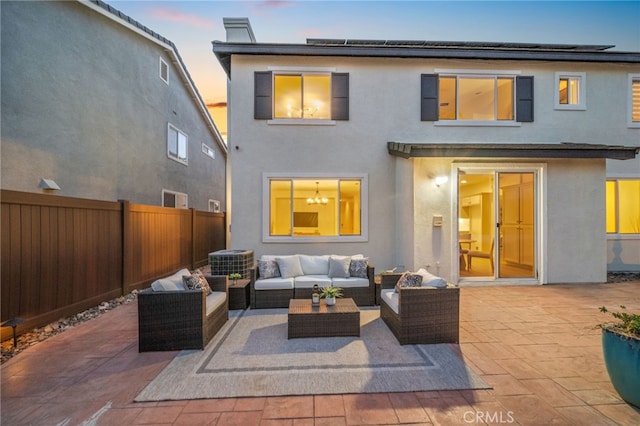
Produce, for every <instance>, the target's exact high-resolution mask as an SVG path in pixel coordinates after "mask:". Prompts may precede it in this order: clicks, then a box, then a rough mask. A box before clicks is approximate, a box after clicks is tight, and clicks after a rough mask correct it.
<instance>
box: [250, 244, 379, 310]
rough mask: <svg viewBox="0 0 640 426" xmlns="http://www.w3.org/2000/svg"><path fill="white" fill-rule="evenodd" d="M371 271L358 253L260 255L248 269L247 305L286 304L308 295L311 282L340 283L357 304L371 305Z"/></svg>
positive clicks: (320, 285) (258, 306) (271, 305)
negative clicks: (249, 302) (256, 262)
mask: <svg viewBox="0 0 640 426" xmlns="http://www.w3.org/2000/svg"><path fill="white" fill-rule="evenodd" d="M267 264H268V265H269V266H270V267H269V266H267ZM276 264H277V271H276V269H274V268H275V265H276ZM374 273H375V268H374V267H373V266H372V265H370V264H369V263H368V259H367V258H365V257H364V256H362V255H357V256H337V255H303V254H300V255H290V256H269V255H264V256H262V257H261V258H260V259H259V260H258V264H257V266H256V267H254V268H253V269H252V277H251V284H250V286H251V287H250V295H251V307H252V308H253V309H260V308H286V307H288V306H289V300H290V299H292V298H296V299H305V298H309V299H310V298H311V292H312V289H313V285H314V284H317V285H318V286H319V287H327V286H330V285H333V286H334V287H340V288H342V290H343V297H349V298H352V299H353V300H354V302H355V303H356V304H357V305H360V306H370V305H374V304H375V288H376V286H375V281H374Z"/></svg>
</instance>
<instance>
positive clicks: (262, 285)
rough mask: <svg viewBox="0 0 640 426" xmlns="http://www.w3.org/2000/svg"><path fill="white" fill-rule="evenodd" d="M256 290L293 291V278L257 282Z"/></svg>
mask: <svg viewBox="0 0 640 426" xmlns="http://www.w3.org/2000/svg"><path fill="white" fill-rule="evenodd" d="M254 288H255V289H256V290H293V278H282V277H280V278H267V279H264V280H263V279H259V280H256V282H255V284H254Z"/></svg>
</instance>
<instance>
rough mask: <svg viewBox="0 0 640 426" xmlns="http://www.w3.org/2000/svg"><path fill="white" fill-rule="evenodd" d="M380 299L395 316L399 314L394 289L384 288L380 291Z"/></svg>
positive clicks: (397, 297) (397, 296) (396, 294)
mask: <svg viewBox="0 0 640 426" xmlns="http://www.w3.org/2000/svg"><path fill="white" fill-rule="evenodd" d="M380 299H382V300H383V301H384V303H385V304H386V305H387V306H388V307H390V308H391V309H392V310H393V312H395V313H396V314H399V313H400V309H399V307H398V305H399V302H398V300H399V295H398V293H397V292H396V291H395V290H394V289H392V288H386V289H383V290H380Z"/></svg>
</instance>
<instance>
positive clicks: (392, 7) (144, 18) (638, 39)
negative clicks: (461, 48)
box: [106, 0, 640, 133]
mask: <svg viewBox="0 0 640 426" xmlns="http://www.w3.org/2000/svg"><path fill="white" fill-rule="evenodd" d="M106 1H107V3H108V4H110V5H112V6H113V7H115V8H116V9H119V10H120V11H122V12H123V13H125V14H127V15H129V16H130V17H132V18H133V19H135V20H137V21H139V22H140V23H142V24H143V25H145V26H147V27H149V28H150V29H152V30H153V31H155V32H157V33H159V34H160V35H162V36H164V37H166V38H168V39H169V40H171V41H173V42H174V43H175V45H176V46H177V47H178V51H179V52H180V55H181V56H182V59H183V60H184V61H185V63H186V65H187V68H188V70H189V73H190V74H191V76H192V78H193V79H194V81H195V83H196V86H197V87H198V90H199V91H200V94H201V95H202V97H203V99H204V101H205V102H206V103H207V104H217V103H224V102H226V76H225V74H224V72H223V71H222V68H221V67H220V65H219V64H218V61H217V60H216V58H215V56H214V54H213V52H212V50H211V41H212V40H222V41H224V40H225V31H224V26H223V24H222V18H224V17H247V18H249V21H250V22H251V26H252V28H253V32H254V34H255V36H256V39H257V42H259V43H260V42H270V43H300V44H303V43H305V42H306V39H307V38H358V39H376V40H380V39H381V40H441V41H491V42H495V41H504V42H533V43H571V44H599V45H615V48H614V49H613V50H617V51H635V52H639V51H640V0H637V1H446V2H444V1H276V0H268V1H258V2H256V1H214V0H202V1H156V0H147V1H144V0H139V1H109V0H106ZM222 111H223V110H220V112H222ZM214 120H215V121H216V124H217V125H218V127H219V128H220V130H221V132H223V133H226V123H222V122H221V119H220V118H219V114H215V112H214Z"/></svg>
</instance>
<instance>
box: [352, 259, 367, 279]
mask: <svg viewBox="0 0 640 426" xmlns="http://www.w3.org/2000/svg"><path fill="white" fill-rule="evenodd" d="M367 266H369V259H367V258H366V257H355V256H354V257H352V258H351V263H350V264H349V276H351V277H358V278H367Z"/></svg>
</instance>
